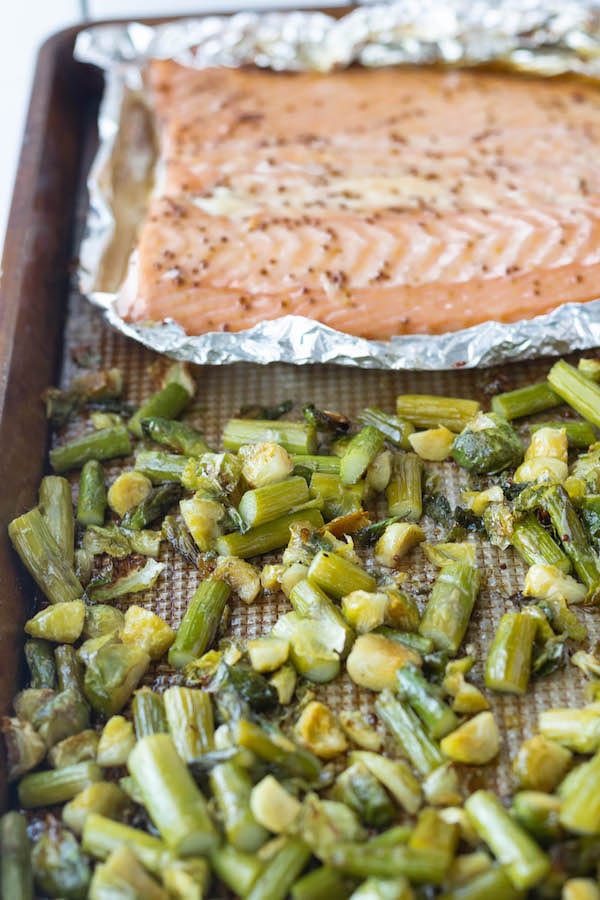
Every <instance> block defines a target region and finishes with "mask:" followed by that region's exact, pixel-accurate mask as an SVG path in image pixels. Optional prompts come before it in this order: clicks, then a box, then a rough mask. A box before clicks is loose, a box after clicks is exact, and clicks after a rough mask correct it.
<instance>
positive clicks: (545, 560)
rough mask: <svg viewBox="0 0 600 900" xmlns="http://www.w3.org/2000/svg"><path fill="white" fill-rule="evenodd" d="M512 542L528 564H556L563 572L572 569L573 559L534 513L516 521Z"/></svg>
mask: <svg viewBox="0 0 600 900" xmlns="http://www.w3.org/2000/svg"><path fill="white" fill-rule="evenodd" d="M510 543H511V544H512V546H513V547H514V548H515V550H516V551H517V553H518V554H519V556H521V557H522V558H523V559H524V560H525V562H526V563H528V565H530V566H533V565H535V564H536V563H537V564H539V565H549V566H556V567H557V568H558V569H560V570H561V572H565V573H567V574H568V573H569V572H570V571H571V561H570V559H569V557H568V556H567V554H566V553H565V552H564V551H563V550H561V548H560V547H559V546H558V544H557V543H556V541H555V540H553V538H552V536H551V535H550V534H548V532H547V531H546V529H545V528H544V526H543V525H540V523H539V522H538V520H537V519H536V517H535V516H534V515H527V516H525V517H524V518H523V519H521V520H520V521H517V522H515V523H514V527H513V531H512V535H511V537H510Z"/></svg>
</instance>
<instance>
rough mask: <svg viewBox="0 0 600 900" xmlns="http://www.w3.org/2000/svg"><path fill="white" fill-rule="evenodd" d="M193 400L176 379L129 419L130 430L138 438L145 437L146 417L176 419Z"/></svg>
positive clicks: (150, 398)
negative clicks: (144, 424)
mask: <svg viewBox="0 0 600 900" xmlns="http://www.w3.org/2000/svg"><path fill="white" fill-rule="evenodd" d="M190 400H191V396H190V394H189V393H188V392H187V391H186V389H185V388H184V387H183V386H182V385H181V384H178V383H177V382H176V381H170V382H169V383H168V384H166V385H165V387H164V388H163V389H162V390H161V391H157V392H156V393H155V394H153V395H152V396H151V397H149V398H148V400H146V402H145V403H143V404H142V405H141V406H140V408H139V409H138V411H137V412H136V413H135V414H134V415H133V416H132V417H131V419H130V420H129V426H128V427H129V430H130V432H131V433H132V434H133V435H135V437H137V438H141V437H143V431H142V422H143V420H144V419H152V418H156V417H159V418H162V419H176V418H177V416H179V415H180V414H181V413H182V412H183V410H184V409H185V408H186V406H187V405H188V403H189V402H190Z"/></svg>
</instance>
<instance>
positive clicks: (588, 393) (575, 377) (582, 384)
mask: <svg viewBox="0 0 600 900" xmlns="http://www.w3.org/2000/svg"><path fill="white" fill-rule="evenodd" d="M548 383H549V385H550V387H551V388H552V390H553V391H554V392H555V393H556V394H558V396H559V397H562V399H563V400H564V401H565V403H568V404H569V406H571V407H573V409H574V410H575V411H576V412H578V413H579V415H580V416H582V417H583V418H584V419H587V421H588V422H591V423H592V425H596V426H597V427H598V426H600V387H598V385H597V384H594V382H593V381H590V380H589V378H586V377H585V375H584V374H582V372H579V371H578V370H577V369H575V368H574V367H573V366H570V365H569V363H567V362H565V361H564V359H560V360H559V361H558V362H557V363H554V365H553V366H552V368H551V369H550V371H549V372H548Z"/></svg>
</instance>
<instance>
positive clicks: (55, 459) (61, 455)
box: [50, 425, 131, 473]
mask: <svg viewBox="0 0 600 900" xmlns="http://www.w3.org/2000/svg"><path fill="white" fill-rule="evenodd" d="M130 453H131V441H130V440H129V435H128V434H127V429H126V428H125V427H124V426H123V425H117V426H115V427H113V428H102V429H101V430H100V431H93V432H92V433H91V434H84V435H82V436H81V437H78V438H75V440H73V441H71V442H70V443H69V444H64V445H63V446H62V447H55V448H54V450H51V451H50V465H51V466H52V468H53V469H54V471H55V472H58V473H61V472H68V471H69V470H70V469H80V468H81V467H82V466H84V465H85V463H86V462H88V461H89V460H90V459H95V460H98V461H101V460H103V459H115V457H119V456H129V455H130Z"/></svg>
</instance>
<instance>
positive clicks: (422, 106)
mask: <svg viewBox="0 0 600 900" xmlns="http://www.w3.org/2000/svg"><path fill="white" fill-rule="evenodd" d="M148 90H149V92H150V95H151V97H152V103H153V108H154V110H155V116H156V128H157V134H158V141H159V147H160V159H159V163H158V166H157V183H156V186H155V190H154V193H153V197H152V199H151V202H150V205H149V209H148V213H147V216H146V219H145V221H144V223H143V225H142V227H141V229H140V233H139V242H138V246H137V250H136V252H135V254H134V256H133V257H132V262H131V266H130V274H129V277H128V279H127V281H126V284H125V286H124V289H123V290H122V292H121V296H120V301H119V303H120V307H119V311H120V313H121V315H123V316H124V317H125V318H127V319H129V320H133V321H142V320H150V321H161V320H163V319H166V318H170V319H174V320H175V321H177V322H178V323H180V324H181V325H182V326H183V327H184V328H185V329H186V331H187V332H188V333H190V334H202V333H205V332H207V331H216V330H225V331H240V330H242V329H245V328H249V327H251V326H252V325H255V324H256V323H258V322H261V321H264V320H267V319H273V318H277V317H279V316H282V315H286V314H293V315H303V316H309V317H311V318H313V319H317V320H319V321H320V322H323V323H325V324H327V325H330V326H332V327H334V328H336V329H338V330H340V331H343V332H346V333H349V334H353V335H359V336H363V337H368V338H373V339H388V338H390V337H391V336H393V335H398V334H405V333H440V332H445V331H453V330H456V329H460V328H464V327H466V326H469V325H474V324H477V323H480V322H484V321H487V320H498V321H503V322H511V321H515V320H518V319H524V318H530V317H532V316H535V315H538V314H540V313H544V312H547V311H548V310H550V309H553V308H554V307H556V306H558V305H559V304H562V303H565V302H568V301H587V300H591V299H595V298H596V297H598V296H600V166H599V165H598V156H599V153H598V149H599V147H600V91H599V90H598V88H597V87H596V86H594V85H593V84H591V83H586V82H580V81H578V80H576V79H573V78H567V77H563V78H556V79H536V78H525V77H517V76H512V75H509V74H498V73H491V72H483V71H466V70H464V71H444V70H441V69H422V68H386V69H375V70H367V69H362V68H358V67H357V68H352V69H349V70H346V71H340V72H336V73H333V74H327V75H320V74H313V73H300V74H286V73H275V72H270V71H262V70H256V69H224V68H219V69H205V70H196V69H192V68H187V67H184V66H180V65H178V64H176V63H174V62H171V61H157V62H154V63H152V64H151V66H150V68H149V72H148Z"/></svg>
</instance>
